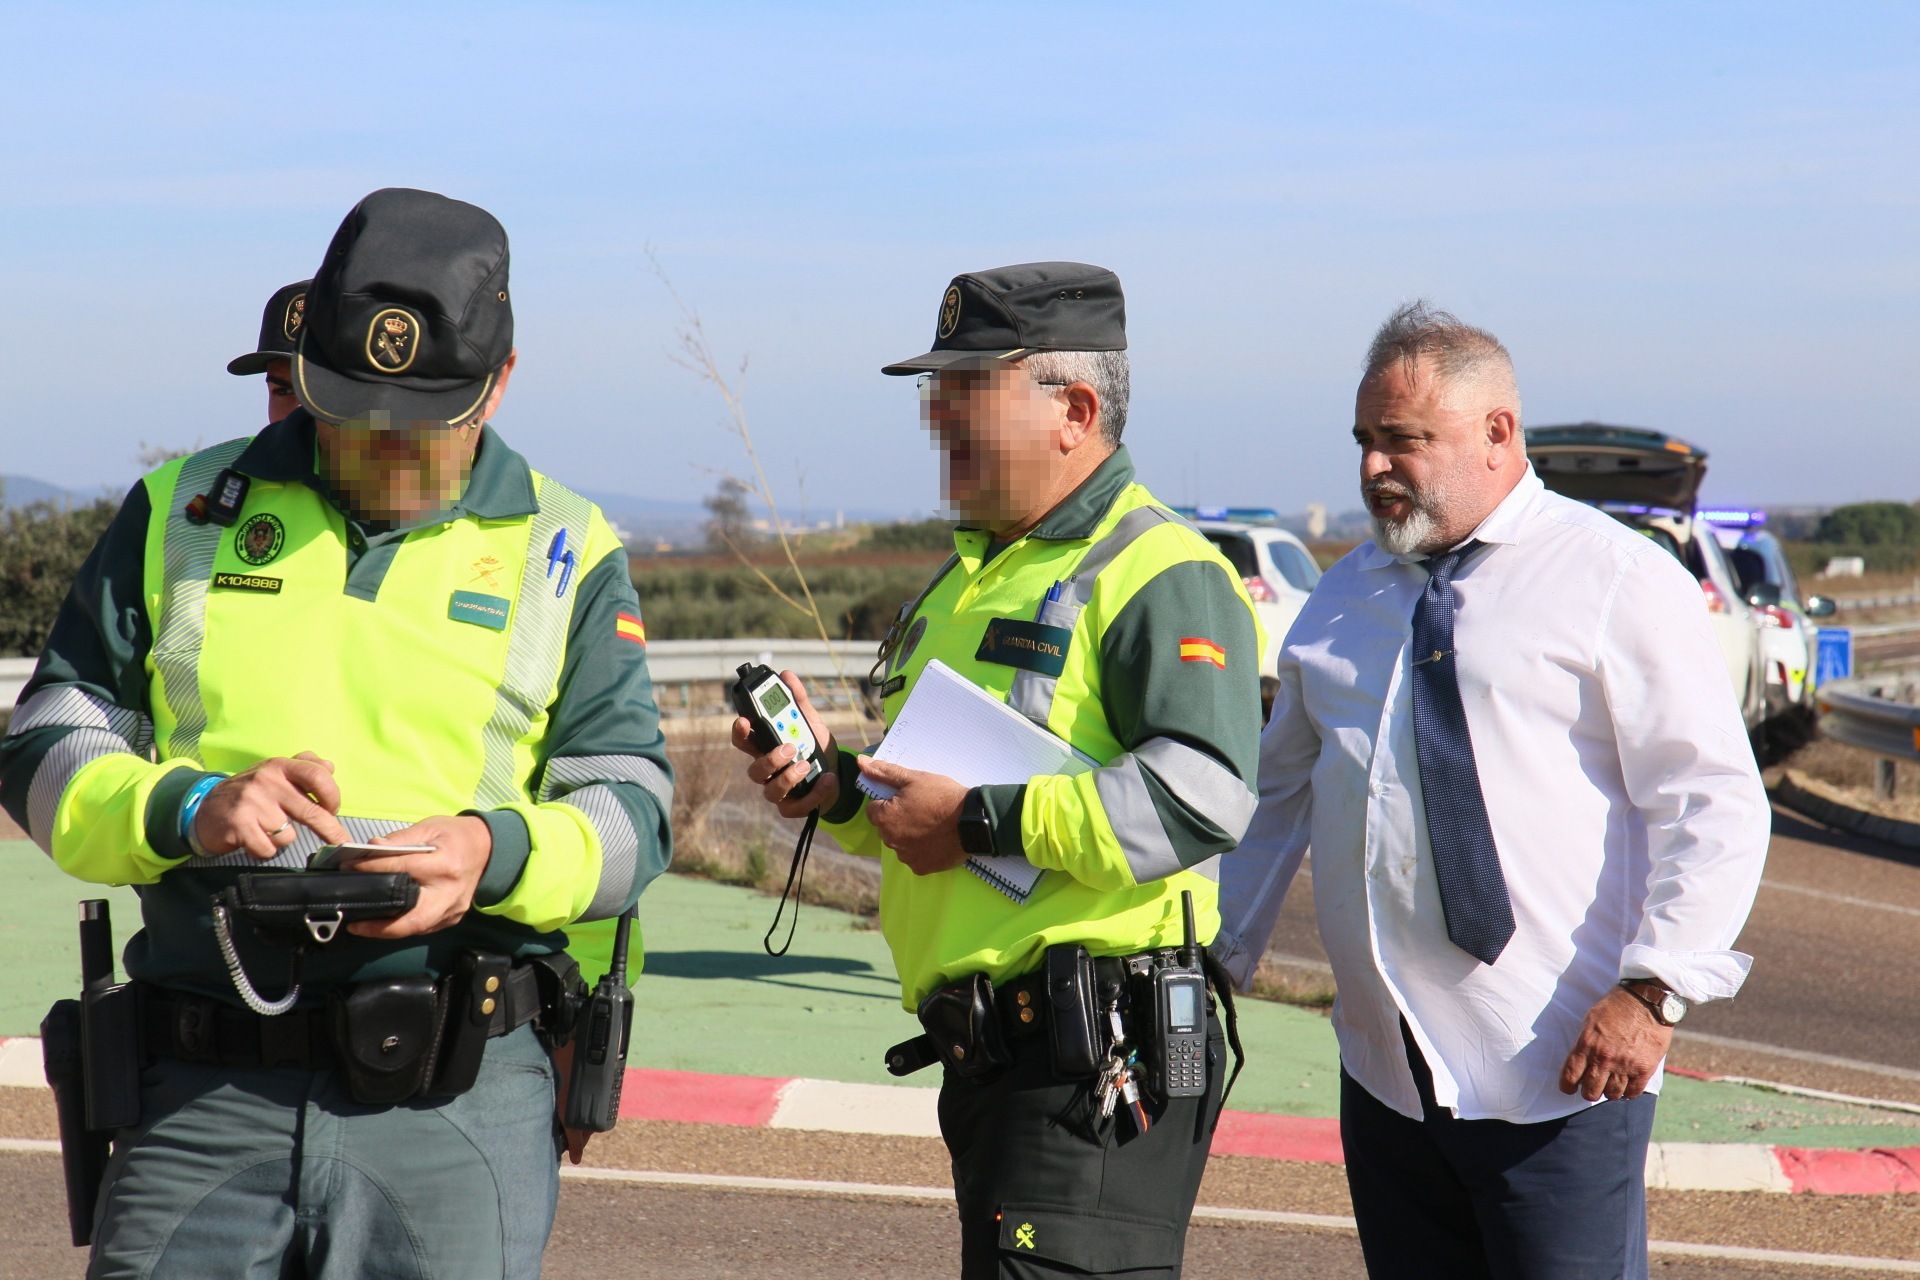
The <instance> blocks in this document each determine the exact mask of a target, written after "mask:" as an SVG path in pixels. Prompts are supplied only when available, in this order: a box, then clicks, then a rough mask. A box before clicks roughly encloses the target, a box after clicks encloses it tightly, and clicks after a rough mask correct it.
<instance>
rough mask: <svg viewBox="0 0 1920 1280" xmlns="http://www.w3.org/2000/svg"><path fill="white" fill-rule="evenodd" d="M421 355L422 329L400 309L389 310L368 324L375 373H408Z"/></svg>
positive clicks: (369, 352)
mask: <svg viewBox="0 0 1920 1280" xmlns="http://www.w3.org/2000/svg"><path fill="white" fill-rule="evenodd" d="M419 354H420V326H419V324H418V323H417V322H415V320H414V318H413V317H412V316H411V315H409V314H408V313H407V312H405V311H402V310H401V309H400V308H399V307H386V308H384V309H382V310H380V311H377V312H375V313H374V316H373V319H371V320H369V321H368V322H367V364H368V365H369V366H371V367H372V369H373V371H374V372H375V373H405V372H406V371H407V370H408V369H410V368H412V367H413V358H414V357H415V356H417V355H419Z"/></svg>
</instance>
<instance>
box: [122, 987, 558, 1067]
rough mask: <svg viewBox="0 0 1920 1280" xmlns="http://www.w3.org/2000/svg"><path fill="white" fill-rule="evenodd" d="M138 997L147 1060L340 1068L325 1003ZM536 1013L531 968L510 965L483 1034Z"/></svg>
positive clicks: (152, 993) (171, 994) (152, 991)
mask: <svg viewBox="0 0 1920 1280" xmlns="http://www.w3.org/2000/svg"><path fill="white" fill-rule="evenodd" d="M442 981H444V979H443V980H442ZM141 996H142V1000H141V1026H142V1040H143V1042H144V1045H145V1048H146V1051H147V1053H148V1055H149V1056H151V1057H153V1058H171V1059H174V1060H177V1061H180V1062H196V1063H203V1064H208V1065H214V1066H222V1067H292V1068H295V1069H298V1070H307V1071H318V1070H325V1069H328V1068H331V1067H334V1066H337V1065H339V1055H338V1054H337V1053H336V1051H335V1048H334V1042H333V1031H332V1023H331V1017H332V1014H331V1010H330V1009H329V1008H328V1006H326V1005H324V1004H322V1005H315V1006H312V1007H309V1008H303V1009H295V1010H292V1011H291V1012H289V1013H284V1014H281V1015H280V1016H278V1017H274V1018H265V1017H261V1016H260V1015H259V1014H257V1013H254V1012H252V1011H251V1010H248V1009H241V1008H237V1007H235V1006H233V1005H230V1004H227V1003H225V1002H224V1001H220V1000H213V999H209V998H207V997H205V996H194V995H188V994H186V993H185V992H180V991H172V990H169V989H167V988H165V987H156V986H142V988H141ZM539 1013H540V986H539V982H538V981H537V979H536V975H535V971H534V969H533V967H532V966H530V965H524V964H522V965H515V966H514V967H513V969H511V970H510V971H509V972H508V974H507V977H506V980H505V981H504V982H503V983H502V984H501V988H500V993H499V999H498V1002H497V1004H496V1005H495V1007H494V1010H493V1014H492V1017H491V1019H490V1020H489V1022H488V1024H487V1037H488V1038H489V1039H492V1038H495V1037H498V1036H504V1035H506V1034H507V1033H508V1032H510V1031H517V1030H519V1029H520V1028H521V1027H523V1026H525V1025H526V1024H527V1023H529V1022H531V1021H533V1020H534V1018H535V1017H536V1016H538V1015H539Z"/></svg>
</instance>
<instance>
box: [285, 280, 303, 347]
mask: <svg viewBox="0 0 1920 1280" xmlns="http://www.w3.org/2000/svg"><path fill="white" fill-rule="evenodd" d="M306 322H307V295H306V294H305V293H304V292H301V293H296V294H294V295H293V296H292V297H291V298H288V299H287V310H286V313H285V314H284V315H282V316H281V317H280V333H281V336H282V337H284V338H286V340H287V341H288V342H298V341H300V327H301V326H302V325H304V324H305V323H306Z"/></svg>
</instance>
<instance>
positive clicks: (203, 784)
mask: <svg viewBox="0 0 1920 1280" xmlns="http://www.w3.org/2000/svg"><path fill="white" fill-rule="evenodd" d="M226 780H227V775H226V774H224V773H210V774H208V775H207V776H206V777H204V778H202V779H200V781H198V782H196V783H194V784H193V786H192V787H190V788H188V790H187V795H186V798H185V799H183V800H182V801H181V802H180V838H181V839H182V840H184V841H186V844H187V848H189V849H191V850H192V851H193V854H194V856H195V857H198V858H205V857H208V856H210V855H209V854H208V853H207V851H206V849H205V848H203V847H202V846H201V844H200V838H199V837H198V836H196V835H194V834H193V820H194V819H195V818H196V817H198V816H199V814H200V802H201V801H202V800H205V799H206V798H207V795H208V793H210V792H211V791H212V790H213V789H214V788H215V787H217V786H219V785H220V784H221V783H223V782H225V781H226Z"/></svg>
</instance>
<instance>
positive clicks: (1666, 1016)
mask: <svg viewBox="0 0 1920 1280" xmlns="http://www.w3.org/2000/svg"><path fill="white" fill-rule="evenodd" d="M1620 989H1621V990H1622V991H1624V992H1626V993H1627V994H1628V995H1630V996H1632V997H1633V998H1634V999H1635V1000H1638V1001H1639V1002H1640V1003H1641V1004H1643V1005H1645V1006H1647V1012H1648V1013H1651V1014H1652V1015H1653V1020H1654V1021H1655V1022H1657V1023H1659V1024H1660V1025H1661V1026H1663V1027H1671V1026H1675V1025H1677V1024H1678V1023H1679V1021H1680V1019H1682V1018H1684V1017H1686V1016H1687V1010H1688V1009H1690V1008H1692V1007H1693V1006H1692V1005H1691V1004H1690V1003H1688V1001H1686V1000H1685V999H1683V998H1681V997H1680V996H1677V995H1675V994H1674V993H1673V991H1672V989H1671V988H1669V987H1668V986H1667V984H1666V983H1664V982H1661V981H1660V980H1659V979H1658V978H1628V979H1626V980H1625V981H1623V982H1622V983H1621V984H1620Z"/></svg>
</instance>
